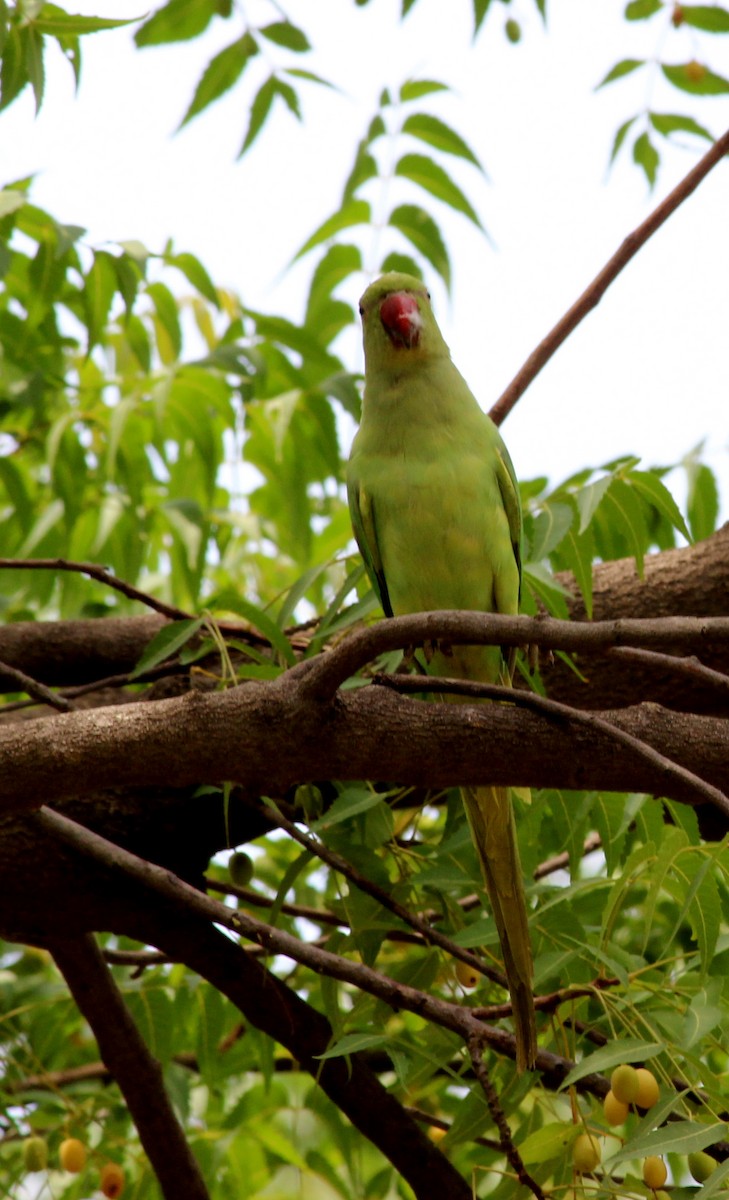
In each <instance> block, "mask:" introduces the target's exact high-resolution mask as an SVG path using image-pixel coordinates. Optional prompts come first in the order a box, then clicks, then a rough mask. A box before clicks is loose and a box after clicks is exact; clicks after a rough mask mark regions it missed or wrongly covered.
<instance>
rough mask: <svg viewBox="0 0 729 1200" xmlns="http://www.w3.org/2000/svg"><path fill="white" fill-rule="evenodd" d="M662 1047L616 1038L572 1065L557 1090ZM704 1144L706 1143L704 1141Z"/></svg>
mask: <svg viewBox="0 0 729 1200" xmlns="http://www.w3.org/2000/svg"><path fill="white" fill-rule="evenodd" d="M663 1049H664V1047H663V1046H662V1045H661V1043H660V1042H645V1041H642V1040H641V1039H640V1038H618V1039H617V1040H616V1041H614V1042H610V1043H609V1045H607V1046H603V1047H602V1048H601V1049H600V1050H596V1051H595V1052H594V1054H588V1055H587V1056H586V1057H585V1058H583V1059H582V1062H580V1063H578V1064H577V1066H576V1067H573V1068H572V1070H571V1071H570V1073H569V1075H568V1076H567V1077H566V1079H564V1080H563V1081H562V1083H561V1084H560V1088H559V1090H560V1091H564V1089H565V1088H567V1087H570V1086H571V1085H572V1084H573V1083H577V1081H578V1080H579V1079H584V1077H585V1075H592V1074H598V1075H604V1074H606V1072H608V1071H609V1070H610V1069H611V1068H612V1067H617V1066H619V1065H620V1063H635V1062H641V1063H642V1062H647V1061H648V1060H649V1059H651V1058H655V1056H656V1055H657V1054H660V1053H661V1051H662V1050H663ZM704 1145H707V1143H706V1142H704Z"/></svg>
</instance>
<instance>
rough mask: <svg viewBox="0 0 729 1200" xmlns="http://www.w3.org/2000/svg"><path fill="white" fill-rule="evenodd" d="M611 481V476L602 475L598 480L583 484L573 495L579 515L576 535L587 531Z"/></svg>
mask: <svg viewBox="0 0 729 1200" xmlns="http://www.w3.org/2000/svg"><path fill="white" fill-rule="evenodd" d="M612 481H613V477H612V475H602V476H600V478H599V479H596V480H594V481H593V482H592V483H588V484H585V486H584V487H581V488H579V489H578V490H577V491H576V492H575V493H574V497H575V501H576V503H577V511H578V512H579V514H580V527H579V529H578V531H577V532H578V533H584V532H585V530H586V529H587V527H588V525H589V524H590V522H591V521H592V518H593V517H594V515H595V512H596V511H597V509H598V507H599V506H600V504H601V503H602V501H603V498H604V496H605V493H606V492H607V490H608V488H609V487H610V484H611V483H612Z"/></svg>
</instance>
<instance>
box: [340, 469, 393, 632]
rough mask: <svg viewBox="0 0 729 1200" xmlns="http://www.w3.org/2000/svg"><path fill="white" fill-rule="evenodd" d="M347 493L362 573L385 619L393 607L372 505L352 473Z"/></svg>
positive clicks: (350, 473) (349, 474)
mask: <svg viewBox="0 0 729 1200" xmlns="http://www.w3.org/2000/svg"><path fill="white" fill-rule="evenodd" d="M347 492H348V496H349V514H350V517H351V518H352V529H353V531H354V536H355V540H356V542H357V545H358V546H359V549H360V553H361V554H362V559H363V561H364V565H365V570H366V571H367V574H368V576H369V580H370V583H371V584H372V587H373V588H374V590H375V594H376V595H377V599H378V600H379V602H380V604H381V605H382V610H383V612H384V614H385V616H386V617H391V616H392V615H393V612H392V604H391V603H390V596H389V593H388V591H387V580H386V579H385V572H384V569H383V566H382V559H381V557H380V550H379V546H378V544H377V526H376V524H375V505H374V501H373V500H372V497H371V496H369V495H368V493H367V491H366V490H365V488H364V487H363V486H362V484H361V482H360V480H359V479H358V478H357V476H356V474H355V472H354V470H353V469H350V470H349V472H348V475H347Z"/></svg>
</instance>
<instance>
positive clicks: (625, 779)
mask: <svg viewBox="0 0 729 1200" xmlns="http://www.w3.org/2000/svg"><path fill="white" fill-rule="evenodd" d="M446 615H448V614H446ZM413 620H414V618H413ZM514 620H516V619H515V618H514ZM391 624H394V621H393V622H387V623H383V625H382V630H383V633H388V632H389V626H390V625H391ZM475 624H476V625H477V626H478V621H476V622H475ZM679 624H681V622H680V621H679ZM445 625H446V627H447V622H446V623H445ZM720 625H721V627H722V628H723V629H726V630H727V631H729V621H722V622H720ZM443 627H444V626H443V625H437V624H435V622H434V623H433V626H432V628H434V629H438V628H441V629H442V628H443ZM421 631H422V627H421ZM479 632H480V631H479ZM588 632H589V630H588ZM355 636H356V637H357V638H359V637H360V635H359V634H358V635H355ZM352 640H354V638H353V639H352ZM396 640H400V637H399V635H398V637H397V638H396ZM297 670H298V669H297V668H295V669H294V670H293V671H291V672H288V673H287V675H285V676H283V677H281V679H280V680H277V681H275V682H256V683H247V684H245V685H244V686H241V687H237V688H232V689H230V690H228V691H224V692H212V693H200V692H189V693H187V694H186V695H184V696H180V697H175V698H173V699H169V700H159V701H155V702H154V703H139V704H127V705H121V706H117V707H114V708H101V709H92V710H90V711H84V712H80V711H79V712H72V713H67V714H64V715H63V716H50V717H47V718H46V719H44V720H42V721H29V722H28V721H26V722H24V723H23V724H22V726H18V725H7V726H4V727H2V728H0V752H2V755H3V771H2V773H0V806H1V807H2V809H3V811H5V812H6V813H9V812H20V811H23V810H25V811H28V810H30V809H34V808H37V807H38V804H39V797H42V798H43V799H45V800H46V801H48V802H53V801H55V800H58V799H61V798H63V797H69V796H76V797H78V796H84V795H88V794H89V793H91V792H99V791H100V790H103V789H104V788H114V789H120V788H122V789H124V788H127V789H138V788H148V787H161V788H165V789H168V790H169V789H170V788H188V787H196V786H198V785H199V784H200V783H202V782H210V783H215V782H220V776H221V774H222V773H223V772H224V773H225V776H226V777H227V778H229V779H233V780H235V781H236V782H238V783H239V784H240V785H242V786H243V787H244V788H245V789H246V790H247V791H248V792H249V794H259V795H260V794H265V795H284V794H285V793H286V791H287V789H288V788H290V787H292V786H294V785H297V784H299V783H306V782H317V781H318V780H321V779H342V780H346V779H385V780H390V781H392V782H398V783H401V784H408V785H413V786H425V787H431V788H437V787H454V786H463V785H472V786H478V785H482V784H488V783H491V784H495V785H502V784H503V785H511V786H518V787H552V786H554V787H562V788H579V789H582V788H585V787H603V788H606V789H608V790H611V791H644V792H654V793H656V794H659V795H667V796H671V797H673V798H674V799H676V800H679V801H682V802H688V803H692V802H694V801H695V792H694V790H693V788H692V787H691V786H689V784H688V783H686V782H684V781H682V780H681V779H678V778H672V779H671V778H667V777H666V773H665V771H663V770H661V769H660V767H658V766H656V765H654V764H652V763H649V762H646V760H645V755H644V754H639V753H638V752H637V751H636V750H635V749H634V748H633V747H631V746H629V745H626V746H618V745H616V742H615V738H614V736H612V735H611V736H607V735H606V734H605V733H604V732H603V731H602V730H600V729H599V728H596V727H595V726H594V725H593V726H589V727H587V726H578V727H575V726H574V725H572V726H569V725H567V723H566V722H564V723H562V722H560V723H559V724H557V723H555V721H554V719H546V718H545V717H544V716H542V715H537V714H535V713H528V712H525V711H521V710H520V709H518V708H517V707H516V705H515V703H510V704H509V705H497V704H477V705H470V706H467V705H457V704H427V703H422V702H420V701H418V700H410V699H404V698H402V697H399V696H396V695H395V694H394V693H393V692H392V691H391V690H390V689H389V688H387V689H386V688H373V687H366V688H361V689H354V690H345V691H342V692H339V693H338V694H337V695H336V697H335V698H334V700H333V701H332V702H331V703H329V704H322V703H320V702H316V701H313V700H310V699H308V698H307V697H306V695H304V696H303V697H302V694H301V690H300V688H299V687H298V676H297ZM597 715H598V716H599V717H600V718H601V719H604V720H606V721H608V722H609V723H610V724H611V725H612V726H615V727H616V728H618V729H621V730H623V731H625V732H626V733H627V734H629V735H630V736H631V737H635V738H637V739H639V740H640V741H641V742H644V743H646V744H647V745H649V746H651V747H652V748H653V749H654V750H655V751H656V752H657V753H658V754H659V755H663V756H665V757H669V758H671V759H672V761H674V762H675V763H677V764H679V765H680V766H681V767H682V768H683V769H685V770H686V771H689V772H692V773H693V774H695V775H699V776H700V778H702V779H703V780H705V781H706V782H707V783H709V784H711V785H712V786H714V787H716V788H719V789H720V790H722V791H723V792H727V790H729V763H728V762H727V758H726V724H725V722H723V721H722V720H721V719H719V718H716V717H697V716H693V715H687V714H684V713H678V712H673V711H669V710H666V709H662V708H660V707H658V706H657V705H649V704H645V705H638V706H635V707H634V708H629V709H621V710H619V711H617V712H608V713H601V714H597Z"/></svg>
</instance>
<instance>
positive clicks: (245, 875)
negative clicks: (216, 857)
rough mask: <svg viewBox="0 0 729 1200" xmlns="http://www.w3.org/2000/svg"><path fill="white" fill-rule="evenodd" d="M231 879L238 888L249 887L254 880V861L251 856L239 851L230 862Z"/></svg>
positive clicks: (232, 855) (232, 856) (231, 857)
mask: <svg viewBox="0 0 729 1200" xmlns="http://www.w3.org/2000/svg"><path fill="white" fill-rule="evenodd" d="M228 870H229V871H230V878H231V879H232V880H233V883H235V884H237V886H238V887H247V886H248V884H249V883H250V882H251V879H252V878H253V859H252V858H251V857H250V855H249V854H244V853H243V852H242V851H237V852H236V853H235V854H231V856H230V859H229V861H228Z"/></svg>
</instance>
